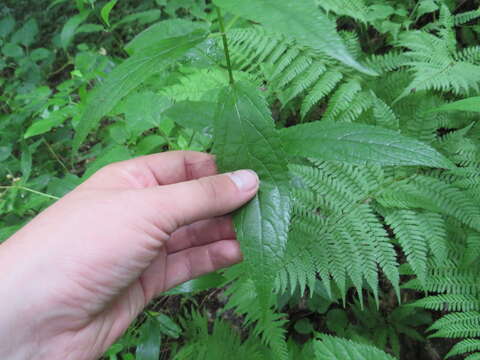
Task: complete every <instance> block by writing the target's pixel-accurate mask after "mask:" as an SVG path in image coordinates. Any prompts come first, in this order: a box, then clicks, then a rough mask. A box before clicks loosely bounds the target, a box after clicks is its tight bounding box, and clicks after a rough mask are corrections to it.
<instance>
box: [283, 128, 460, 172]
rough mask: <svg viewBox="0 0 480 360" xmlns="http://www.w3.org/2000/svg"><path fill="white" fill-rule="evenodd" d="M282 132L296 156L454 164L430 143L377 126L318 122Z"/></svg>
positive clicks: (440, 165) (354, 161)
mask: <svg viewBox="0 0 480 360" xmlns="http://www.w3.org/2000/svg"><path fill="white" fill-rule="evenodd" d="M280 136H281V138H282V143H283V146H284V148H285V151H286V152H287V153H288V154H290V155H294V156H304V157H312V158H317V159H322V160H336V161H343V162H347V163H352V164H366V163H374V164H379V165H411V166H413V165H417V166H429V167H438V168H445V169H450V168H453V167H454V165H453V164H452V163H451V162H450V160H448V159H447V158H445V157H444V156H443V155H441V154H440V153H439V152H438V151H436V150H435V149H433V148H432V147H430V146H429V145H427V144H424V143H422V142H420V141H418V140H416V139H412V138H409V137H407V136H404V135H400V134H399V133H398V132H396V131H393V130H389V129H385V128H381V127H377V126H371V125H363V124H339V123H335V124H324V123H322V122H314V123H309V124H304V125H297V126H293V127H290V128H286V129H283V130H281V131H280Z"/></svg>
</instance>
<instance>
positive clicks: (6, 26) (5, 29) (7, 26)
mask: <svg viewBox="0 0 480 360" xmlns="http://www.w3.org/2000/svg"><path fill="white" fill-rule="evenodd" d="M14 28H15V19H14V18H13V17H12V16H7V17H4V18H3V19H2V20H0V38H5V37H7V35H8V34H10V33H11V32H12V31H13V29H14Z"/></svg>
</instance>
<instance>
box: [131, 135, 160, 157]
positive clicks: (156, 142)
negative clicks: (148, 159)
mask: <svg viewBox="0 0 480 360" xmlns="http://www.w3.org/2000/svg"><path fill="white" fill-rule="evenodd" d="M164 145H167V141H166V140H165V138H164V137H163V136H160V135H148V136H145V137H144V138H142V140H140V142H139V143H138V144H137V146H135V150H136V152H137V155H148V154H151V153H152V152H153V151H155V150H159V149H160V148H161V147H162V146H164Z"/></svg>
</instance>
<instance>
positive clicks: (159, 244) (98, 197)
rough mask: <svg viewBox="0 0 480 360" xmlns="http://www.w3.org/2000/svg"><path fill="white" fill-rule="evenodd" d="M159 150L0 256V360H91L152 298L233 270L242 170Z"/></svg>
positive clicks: (104, 175) (47, 218)
mask: <svg viewBox="0 0 480 360" xmlns="http://www.w3.org/2000/svg"><path fill="white" fill-rule="evenodd" d="M215 174H216V166H215V161H214V158H213V157H212V156H210V155H207V154H203V153H196V152H169V153H163V154H158V155H151V156H146V157H141V158H137V159H133V160H129V161H125V162H121V163H116V164H112V165H109V166H107V167H105V168H104V169H102V170H100V171H99V172H97V173H96V174H95V175H93V176H92V177H91V178H90V179H89V180H87V181H86V182H85V183H83V184H82V185H80V186H79V187H78V188H76V189H75V190H74V191H72V192H71V193H69V194H67V195H66V196H65V197H64V198H62V199H61V200H59V201H58V202H56V203H55V204H54V205H52V206H51V207H49V208H48V209H47V210H45V211H44V212H42V213H41V214H40V215H38V216H37V217H36V218H34V219H33V220H32V221H31V222H30V223H29V224H28V225H26V226H25V227H24V228H23V229H21V230H20V231H19V232H17V233H16V234H15V235H14V236H12V237H11V238H10V239H9V240H7V241H6V242H5V243H3V244H2V245H1V246H0V264H1V266H2V271H1V272H0V299H1V302H2V310H1V313H0V358H1V359H10V360H17V359H18V360H23V359H49V360H52V359H62V360H66V359H75V360H83V359H89V360H90V359H96V358H98V357H99V356H101V354H102V353H103V352H104V351H105V350H106V349H107V348H108V347H109V346H110V345H111V344H112V343H113V342H114V341H115V340H116V339H117V338H118V337H119V336H120V335H121V334H122V333H123V332H124V331H125V330H126V329H127V327H128V326H129V324H130V323H131V322H132V321H133V320H134V319H135V317H136V316H137V315H138V314H139V313H140V312H141V311H142V309H143V308H144V307H145V306H146V305H147V304H148V302H149V301H150V300H152V299H153V298H154V297H155V296H157V295H159V294H160V293H162V292H164V291H166V290H168V289H170V288H172V287H174V286H176V285H178V284H180V283H182V282H185V281H187V280H190V279H192V278H194V277H197V276H199V275H202V274H205V273H208V272H211V271H214V270H217V269H220V268H223V267H226V266H230V265H233V264H235V263H237V262H239V261H240V260H241V253H240V248H239V245H238V243H237V241H236V240H235V233H234V230H233V226H232V222H231V219H230V217H228V216H225V214H228V213H230V212H232V211H233V210H235V209H237V208H238V207H240V206H242V205H243V204H245V203H246V202H248V201H249V200H250V199H251V198H252V197H253V196H254V195H255V193H256V192H257V190H258V184H259V182H258V178H257V177H256V175H255V174H254V173H252V172H249V171H240V172H235V173H233V174H224V175H216V176H214V175H215Z"/></svg>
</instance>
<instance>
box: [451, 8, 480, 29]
mask: <svg viewBox="0 0 480 360" xmlns="http://www.w3.org/2000/svg"><path fill="white" fill-rule="evenodd" d="M479 17H480V9H477V10H472V11H466V12H463V13H460V14H456V15H455V16H454V20H453V22H454V25H455V26H459V25H463V24H465V23H467V22H470V21H472V20H475V19H478V18H479Z"/></svg>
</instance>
